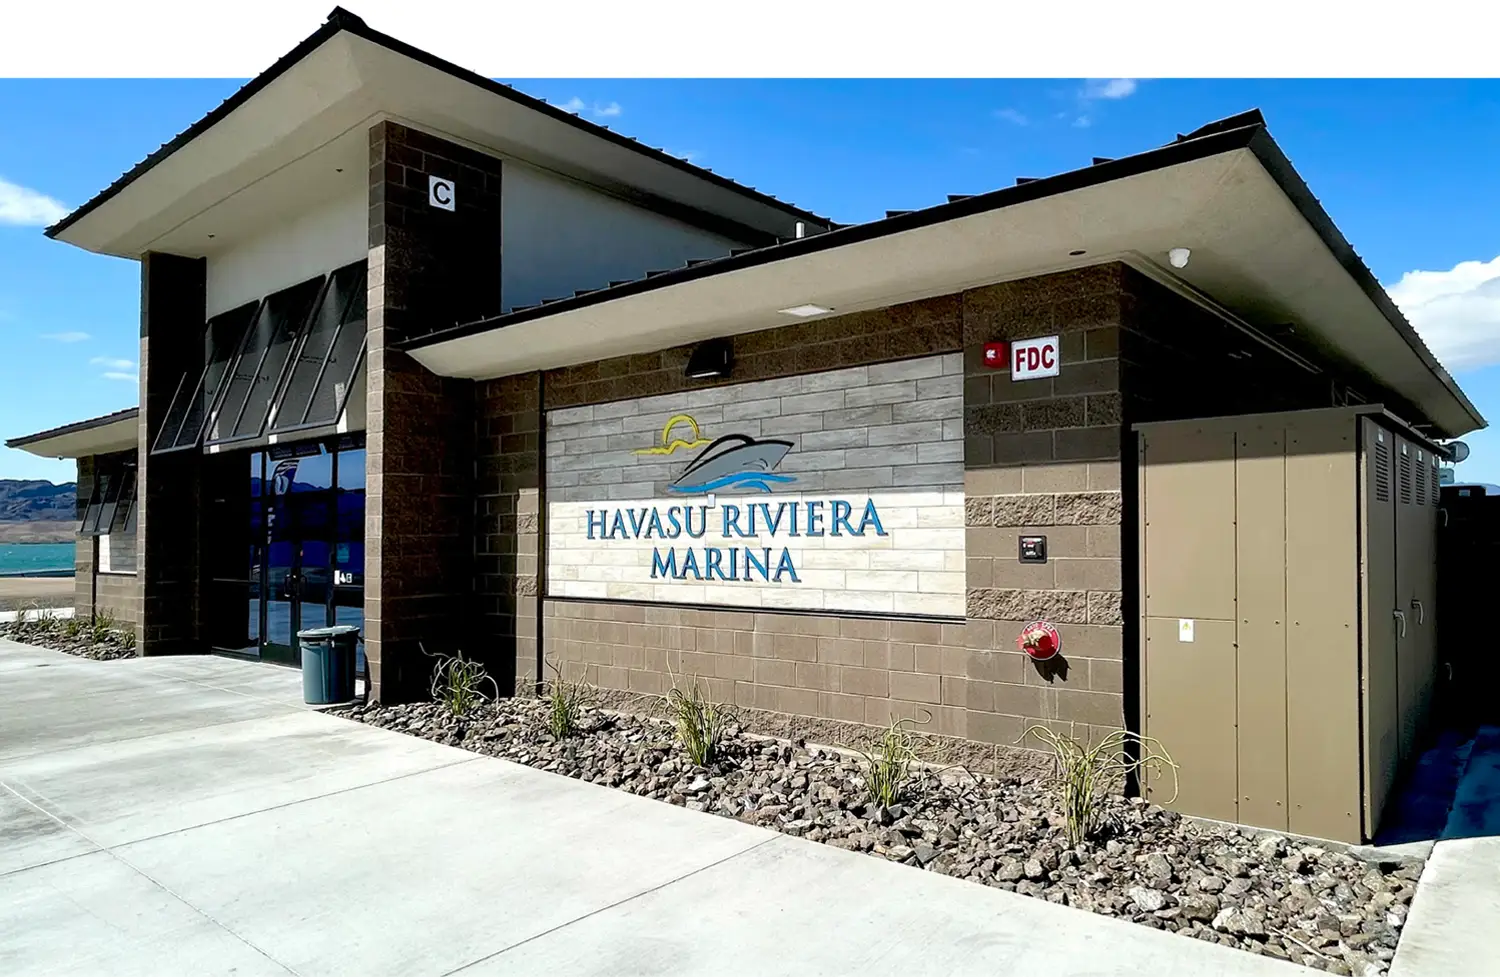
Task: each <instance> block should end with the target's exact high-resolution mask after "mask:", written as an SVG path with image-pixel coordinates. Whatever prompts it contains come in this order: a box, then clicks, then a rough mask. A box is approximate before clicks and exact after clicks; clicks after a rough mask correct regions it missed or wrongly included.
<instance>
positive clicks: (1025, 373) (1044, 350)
mask: <svg viewBox="0 0 1500 977" xmlns="http://www.w3.org/2000/svg"><path fill="white" fill-rule="evenodd" d="M1061 371H1062V361H1061V357H1059V356H1058V352H1057V337H1056V336H1039V337H1037V338H1036V339H1018V340H1016V341H1015V342H1013V343H1011V344H1010V378H1011V379H1012V380H1035V379H1036V378H1038V377H1055V376H1057V375H1058V373H1060V372H1061Z"/></svg>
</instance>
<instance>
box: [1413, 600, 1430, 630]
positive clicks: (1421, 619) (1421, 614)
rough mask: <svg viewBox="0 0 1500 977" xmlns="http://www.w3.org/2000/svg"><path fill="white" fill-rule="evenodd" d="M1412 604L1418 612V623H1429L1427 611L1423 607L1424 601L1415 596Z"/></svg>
mask: <svg viewBox="0 0 1500 977" xmlns="http://www.w3.org/2000/svg"><path fill="white" fill-rule="evenodd" d="M1411 606H1412V609H1413V610H1415V611H1416V612H1417V623H1418V624H1425V623H1427V612H1426V611H1425V610H1424V609H1423V608H1422V602H1421V601H1419V600H1417V599H1416V598H1415V597H1413V598H1412V599H1411Z"/></svg>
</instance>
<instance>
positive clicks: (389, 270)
mask: <svg viewBox="0 0 1500 977" xmlns="http://www.w3.org/2000/svg"><path fill="white" fill-rule="evenodd" d="M429 176H438V177H442V178H444V179H447V180H452V181H454V183H455V185H456V190H455V196H454V199H455V208H454V209H453V210H451V211H450V210H444V209H440V208H437V207H433V206H431V205H430V204H429V202H428V177H429ZM499 281H500V161H499V160H496V159H492V158H490V157H487V156H484V155H482V154H480V153H476V152H473V151H471V150H468V149H465V148H463V147H460V146H457V145H454V144H452V143H449V142H447V141H445V140H442V139H438V138H436V137H433V136H430V135H428V134H426V133H423V132H419V131H417V130H414V129H409V128H407V127H405V126H401V125H397V124H395V123H390V122H382V123H380V124H378V125H376V126H374V127H372V128H371V129H370V252H369V319H368V330H369V344H368V354H367V355H368V362H367V374H368V378H369V386H368V399H367V404H366V406H367V411H368V414H367V425H368V431H367V445H366V458H367V461H366V465H367V471H368V475H367V489H366V507H365V536H366V548H365V552H366V556H365V561H366V563H365V654H366V657H367V660H368V662H369V672H370V696H371V698H372V700H375V701H380V702H399V701H405V700H411V699H415V698H421V697H424V696H425V695H426V694H427V682H428V676H429V675H430V667H431V664H432V662H431V660H430V659H428V658H426V657H424V656H423V655H422V654H421V651H420V648H421V647H425V648H426V650H427V651H429V652H435V653H436V652H440V653H444V654H452V653H453V652H454V651H456V650H462V651H464V653H465V654H466V655H468V656H469V657H474V658H484V657H486V656H487V655H488V654H489V653H490V649H487V648H480V647H476V646H475V645H474V644H473V639H474V635H473V633H472V630H471V625H472V618H473V580H474V560H475V550H474V485H473V482H474V443H475V427H474V402H475V390H474V384H473V383H472V382H470V381H466V380H453V379H448V378H444V377H438V376H435V375H433V374H431V373H429V372H427V371H426V370H425V369H423V368H422V367H421V366H420V365H419V364H418V363H417V362H416V361H415V360H413V359H412V358H411V357H409V356H407V355H406V354H405V353H402V352H400V351H399V350H397V349H394V348H393V344H395V343H396V342H399V341H400V340H402V339H405V338H408V337H411V336H413V335H419V334H422V333H425V332H429V331H431V330H433V329H437V328H442V327H444V326H450V325H453V324H454V323H457V322H464V321H471V320H473V319H477V318H481V317H483V316H485V315H491V314H494V313H497V312H499V310H500V286H499Z"/></svg>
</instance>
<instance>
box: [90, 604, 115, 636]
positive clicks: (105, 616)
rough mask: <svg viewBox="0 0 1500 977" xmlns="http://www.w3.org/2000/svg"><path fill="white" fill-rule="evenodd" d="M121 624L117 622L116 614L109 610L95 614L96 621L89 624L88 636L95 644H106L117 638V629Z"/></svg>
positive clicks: (105, 609)
mask: <svg viewBox="0 0 1500 977" xmlns="http://www.w3.org/2000/svg"><path fill="white" fill-rule="evenodd" d="M118 623H119V622H118V621H116V620H115V615H114V612H113V611H111V610H110V609H109V608H107V607H106V608H104V609H103V610H99V611H95V612H94V619H93V620H92V621H90V622H89V625H88V636H89V638H90V640H92V641H93V642H94V644H104V643H105V642H107V641H109V640H111V639H112V638H114V636H115V627H116V625H117V624H118Z"/></svg>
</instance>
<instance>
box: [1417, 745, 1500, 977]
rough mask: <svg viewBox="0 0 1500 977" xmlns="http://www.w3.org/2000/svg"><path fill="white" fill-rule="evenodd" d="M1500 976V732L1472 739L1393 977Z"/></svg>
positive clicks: (1423, 879) (1430, 858)
mask: <svg viewBox="0 0 1500 977" xmlns="http://www.w3.org/2000/svg"><path fill="white" fill-rule="evenodd" d="M1494 973H1500V727H1497V726H1486V727H1484V728H1482V729H1480V730H1479V733H1478V735H1477V736H1475V737H1474V742H1473V745H1472V746H1471V747H1470V748H1469V754H1468V763H1467V766H1466V768H1465V769H1464V771H1463V776H1462V778H1461V779H1460V781H1459V783H1458V790H1457V793H1456V794H1455V796H1454V798H1453V809H1452V810H1451V811H1450V812H1449V814H1448V821H1447V825H1446V827H1444V829H1443V833H1442V834H1441V835H1440V836H1439V838H1438V840H1437V844H1436V845H1434V846H1433V849H1432V855H1431V856H1430V857H1429V858H1428V859H1427V866H1426V868H1424V869H1423V870H1422V882H1421V885H1420V886H1419V887H1418V888H1417V895H1416V898H1415V899H1413V900H1412V904H1411V915H1410V916H1409V917H1407V920H1406V929H1405V932H1404V933H1403V934H1402V937H1401V943H1400V944H1399V945H1398V946H1397V947H1396V958H1395V959H1394V960H1392V961H1391V970H1390V977H1427V975H1429V974H1430V975H1442V977H1449V975H1460V974H1494Z"/></svg>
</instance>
